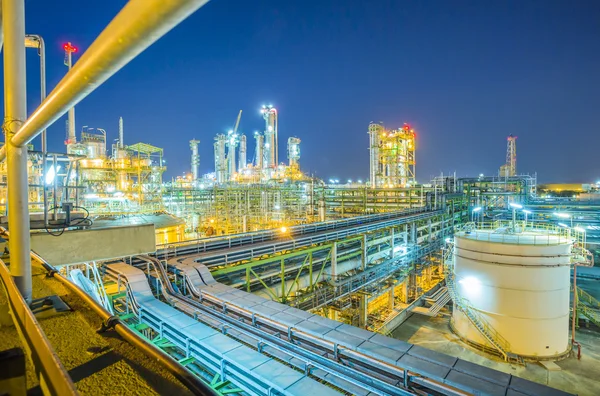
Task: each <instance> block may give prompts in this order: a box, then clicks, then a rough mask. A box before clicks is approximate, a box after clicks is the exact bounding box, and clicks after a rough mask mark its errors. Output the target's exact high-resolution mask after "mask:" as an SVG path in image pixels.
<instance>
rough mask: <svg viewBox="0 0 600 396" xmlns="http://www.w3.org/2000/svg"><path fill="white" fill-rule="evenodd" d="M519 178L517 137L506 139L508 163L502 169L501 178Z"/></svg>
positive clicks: (510, 136)
mask: <svg viewBox="0 0 600 396" xmlns="http://www.w3.org/2000/svg"><path fill="white" fill-rule="evenodd" d="M514 176H517V137H516V136H513V135H508V137H507V138H506V163H505V164H504V165H502V166H501V167H500V177H514Z"/></svg>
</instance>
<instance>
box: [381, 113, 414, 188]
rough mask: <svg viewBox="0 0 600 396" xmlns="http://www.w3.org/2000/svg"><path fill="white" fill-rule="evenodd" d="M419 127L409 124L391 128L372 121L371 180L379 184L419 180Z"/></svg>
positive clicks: (384, 185) (391, 185)
mask: <svg viewBox="0 0 600 396" xmlns="http://www.w3.org/2000/svg"><path fill="white" fill-rule="evenodd" d="M415 137H416V135H415V131H414V130H413V129H411V128H410V126H409V125H407V124H404V126H403V127H402V128H399V129H394V130H387V129H386V128H385V127H384V126H383V124H381V123H379V124H378V123H371V124H369V142H370V144H369V154H370V155H369V157H370V184H371V187H372V188H376V187H390V188H392V187H407V186H409V185H411V184H414V183H415Z"/></svg>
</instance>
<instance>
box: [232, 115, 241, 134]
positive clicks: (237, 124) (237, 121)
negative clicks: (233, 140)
mask: <svg viewBox="0 0 600 396" xmlns="http://www.w3.org/2000/svg"><path fill="white" fill-rule="evenodd" d="M241 118H242V110H240V113H239V114H238V116H237V120H236V121H235V126H234V127H233V134H234V135H235V134H236V133H237V130H238V127H239V126H240V119H241Z"/></svg>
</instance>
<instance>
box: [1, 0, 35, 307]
mask: <svg viewBox="0 0 600 396" xmlns="http://www.w3.org/2000/svg"><path fill="white" fill-rule="evenodd" d="M2 30H3V33H4V106H5V115H4V128H3V129H4V133H5V141H6V145H5V146H6V157H7V189H8V224H9V228H10V238H9V240H8V246H9V251H10V272H11V275H12V277H13V279H14V281H15V284H16V285H17V287H18V288H19V291H20V292H21V295H22V296H23V298H24V299H25V301H27V303H28V304H29V303H31V257H30V246H29V207H28V202H29V196H28V184H27V183H28V182H27V146H23V147H18V146H16V145H14V144H13V143H12V138H13V136H14V135H15V134H16V132H17V131H18V130H19V129H20V128H21V125H22V124H23V123H24V122H25V120H26V119H27V91H26V78H25V46H24V45H23V43H24V42H25V2H24V0H2Z"/></svg>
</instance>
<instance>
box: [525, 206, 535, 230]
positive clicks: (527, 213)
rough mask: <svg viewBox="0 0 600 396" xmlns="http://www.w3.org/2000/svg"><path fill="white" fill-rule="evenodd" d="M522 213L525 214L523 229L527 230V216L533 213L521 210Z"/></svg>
mask: <svg viewBox="0 0 600 396" xmlns="http://www.w3.org/2000/svg"><path fill="white" fill-rule="evenodd" d="M523 213H525V224H524V225H523V228H527V215H529V214H532V213H533V212H532V211H531V210H527V209H523ZM532 222H533V217H532Z"/></svg>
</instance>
